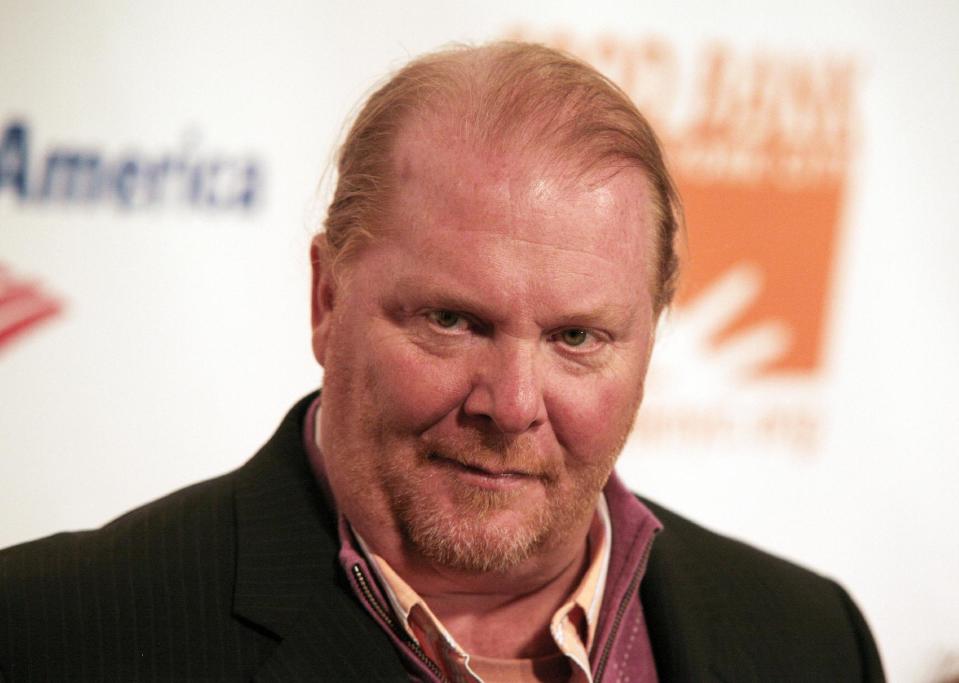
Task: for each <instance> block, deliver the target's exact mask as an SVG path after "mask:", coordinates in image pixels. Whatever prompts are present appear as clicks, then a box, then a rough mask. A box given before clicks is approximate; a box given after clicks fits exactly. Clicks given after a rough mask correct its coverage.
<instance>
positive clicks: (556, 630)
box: [353, 496, 611, 683]
mask: <svg viewBox="0 0 959 683" xmlns="http://www.w3.org/2000/svg"><path fill="white" fill-rule="evenodd" d="M353 533H354V536H355V538H356V539H357V541H358V542H359V545H360V548H361V549H362V551H363V553H364V554H365V555H366V557H367V560H368V561H369V563H370V566H371V567H372V568H373V571H374V572H376V574H377V576H378V578H379V580H380V584H381V585H382V587H383V589H384V592H385V593H386V597H387V598H388V599H389V601H390V604H391V606H392V608H393V611H394V612H395V614H396V616H397V618H398V619H399V621H400V623H401V624H402V625H403V628H405V629H406V631H407V632H408V633H409V634H410V635H411V636H412V637H413V638H414V639H415V640H416V642H417V643H419V645H420V647H421V648H422V649H423V651H424V652H425V653H426V654H427V655H428V656H429V657H430V658H431V659H432V660H433V661H434V662H435V663H436V664H438V665H439V666H440V667H441V668H442V669H443V671H444V673H445V675H446V676H447V677H448V678H449V679H450V680H453V681H464V682H469V683H491V682H493V681H497V682H500V681H503V682H507V683H527V682H529V683H534V682H536V681H557V680H568V681H571V683H587V682H588V683H592V680H593V678H592V674H591V672H590V668H589V649H590V647H592V644H593V638H594V634H595V630H596V622H597V620H598V619H599V609H600V605H601V604H602V601H603V589H604V586H605V585H606V573H607V571H608V568H609V555H610V538H611V532H610V521H609V509H608V508H607V506H606V499H605V497H603V496H600V498H599V503H598V504H597V507H596V514H595V515H594V517H593V522H592V526H591V527H590V530H589V536H588V543H589V566H588V567H587V569H586V572H585V574H584V575H583V578H582V579H581V580H580V582H579V584H578V585H577V587H576V588H575V590H573V592H572V593H571V594H570V596H569V598H568V599H567V600H566V602H565V603H563V605H562V606H561V607H560V608H559V609H558V610H557V611H556V612H555V613H554V614H553V618H552V619H551V621H550V628H549V631H550V634H551V635H552V637H553V641H554V642H555V643H556V647H557V649H558V650H559V652H558V653H557V654H555V655H551V656H548V657H544V658H539V659H493V658H490V657H480V656H478V655H475V654H470V653H468V652H466V651H465V650H464V649H463V648H462V647H461V646H460V645H459V644H458V643H457V642H456V639H455V638H453V636H452V634H450V633H449V631H447V630H446V628H445V627H444V626H443V624H442V622H440V620H439V619H437V618H436V615H435V614H433V612H432V611H431V610H430V608H429V605H427V604H426V601H425V600H423V598H421V597H420V596H419V595H418V594H417V593H416V591H414V590H413V589H412V588H411V587H410V586H409V584H407V583H406V582H405V581H404V580H403V579H402V578H401V577H400V576H399V575H398V574H397V573H396V572H395V571H393V569H392V567H390V565H389V564H388V563H387V562H386V560H384V559H383V558H382V557H380V556H379V555H377V554H376V553H374V552H372V551H370V549H369V548H368V546H367V545H366V543H365V542H364V541H363V539H362V538H361V537H360V536H359V535H358V534H356V532H355V530H354V532H353Z"/></svg>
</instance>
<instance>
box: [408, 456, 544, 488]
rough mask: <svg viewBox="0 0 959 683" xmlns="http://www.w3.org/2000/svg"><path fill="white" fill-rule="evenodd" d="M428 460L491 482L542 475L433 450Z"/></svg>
mask: <svg viewBox="0 0 959 683" xmlns="http://www.w3.org/2000/svg"><path fill="white" fill-rule="evenodd" d="M426 458H427V460H429V461H430V462H432V463H435V464H436V465H439V466H440V467H444V468H448V469H451V470H453V471H457V472H460V473H462V474H464V475H466V476H468V477H470V478H475V479H479V480H485V481H487V482H490V483H502V484H509V483H512V482H517V483H518V482H521V481H531V480H535V479H540V478H541V477H540V476H539V475H537V474H534V473H532V472H526V471H522V470H511V469H506V468H496V467H491V466H489V465H480V464H477V463H472V462H464V461H462V460H455V459H453V458H448V457H446V456H444V455H441V454H439V453H437V452H435V451H431V452H430V453H428V454H427V456H426Z"/></svg>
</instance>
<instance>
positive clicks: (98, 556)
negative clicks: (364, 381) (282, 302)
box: [0, 396, 882, 683]
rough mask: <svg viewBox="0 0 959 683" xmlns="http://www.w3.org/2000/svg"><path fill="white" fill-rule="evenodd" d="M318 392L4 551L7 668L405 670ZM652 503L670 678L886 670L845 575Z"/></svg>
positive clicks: (123, 672)
mask: <svg viewBox="0 0 959 683" xmlns="http://www.w3.org/2000/svg"><path fill="white" fill-rule="evenodd" d="M312 398H313V397H312V396H311V397H307V398H306V399H304V400H303V401H301V402H300V403H299V404H297V406H295V407H294V408H293V410H292V411H291V412H290V414H289V415H287V417H286V419H285V420H284V421H283V424H282V425H281V426H280V428H279V430H278V431H277V433H276V434H275V435H274V436H273V438H272V439H271V440H270V441H269V442H268V443H267V444H266V445H265V446H264V447H263V448H262V449H261V450H260V452H259V453H258V454H257V455H256V456H255V457H253V458H252V459H251V460H250V461H249V462H248V463H246V464H245V465H244V466H243V467H241V468H240V469H239V470H237V471H235V472H233V473H230V474H227V475H225V476H223V477H220V478H217V479H213V480H210V481H206V482H203V483H200V484H197V485H195V486H191V487H189V488H186V489H183V490H182V491H178V492H176V493H174V494H172V495H170V496H167V497H166V498H163V499H161V500H158V501H156V502H154V503H151V504H149V505H146V506H144V507H142V508H139V509H137V510H134V511H133V512H130V513H128V514H126V515H124V516H123V517H120V518H119V519H117V520H115V521H113V522H111V523H110V524H108V525H107V526H105V527H103V528H102V529H99V530H96V531H84V532H79V533H63V534H57V535H55V536H51V537H49V538H45V539H41V540H38V541H34V542H31V543H26V544H23V545H20V546H15V547H13V548H9V549H7V550H5V551H2V552H0V679H2V680H4V681H10V682H11V683H12V682H14V681H86V680H108V681H194V680H216V681H221V680H229V681H233V680H238V681H239V680H257V681H299V680H303V681H307V680H310V681H316V680H323V681H381V680H382V681H386V680H395V681H405V680H408V677H407V675H406V673H405V672H404V669H403V667H402V664H401V662H400V659H399V656H398V654H397V653H396V652H395V650H394V649H393V646H392V645H391V643H390V642H389V640H388V639H387V637H386V636H385V635H384V634H383V632H382V631H381V630H380V628H379V627H378V626H377V625H376V624H375V623H374V622H373V621H372V619H370V618H369V617H368V616H367V614H366V612H365V611H364V610H363V608H362V607H361V606H360V604H359V603H358V602H357V601H356V600H355V599H354V597H353V594H352V592H351V590H350V588H349V585H348V584H347V582H346V579H345V577H344V576H343V573H342V570H341V569H340V567H339V564H338V560H337V553H338V550H339V541H338V538H337V533H336V526H335V520H334V518H333V515H332V514H331V513H330V511H329V510H328V509H327V508H326V507H325V505H324V503H323V496H322V495H321V493H320V491H319V489H318V486H317V484H316V482H315V480H314V478H313V475H312V472H311V470H310V469H309V466H308V464H307V460H306V455H305V453H304V449H303V445H302V438H303V420H304V414H305V411H306V408H307V407H308V405H309V403H310V401H311V399H312ZM648 504H649V505H650V507H651V508H652V509H653V511H654V512H655V513H656V515H657V516H658V517H659V518H660V520H661V521H662V522H663V524H664V526H665V530H664V531H663V532H662V533H661V534H660V536H659V537H658V538H657V539H656V541H655V543H654V545H653V551H652V555H651V556H650V560H649V566H648V570H647V575H646V578H645V579H644V580H643V583H642V588H641V599H642V601H643V606H644V610H645V615H646V619H647V623H648V627H649V633H650V638H651V641H652V645H653V650H654V654H655V657H656V664H657V669H658V671H659V675H660V678H661V679H662V680H664V681H711V680H725V681H833V680H834V681H856V680H882V672H881V668H880V665H879V659H878V655H877V654H876V650H875V646H874V644H873V642H872V639H871V637H870V635H869V631H868V629H867V628H866V626H865V624H864V623H863V621H862V618H861V616H860V615H859V612H858V610H857V609H856V608H855V606H854V605H853V603H852V601H851V600H850V599H849V597H848V596H847V595H846V594H845V592H843V591H842V589H840V588H839V587H838V586H837V585H835V584H833V583H832V582H830V581H828V580H826V579H823V578H821V577H819V576H816V575H814V574H812V573H809V572H807V571H805V570H803V569H800V568H797V567H795V566H793V565H790V564H788V563H786V562H783V561H781V560H778V559H775V558H773V557H770V556H768V555H765V554H763V553H760V552H759V551H756V550H754V549H752V548H749V547H748V546H745V545H743V544H740V543H737V542H734V541H731V540H729V539H725V538H722V537H720V536H717V535H715V534H712V533H710V532H708V531H706V530H704V529H702V528H700V527H698V526H696V525H694V524H692V523H690V522H688V521H686V520H683V519H682V518H680V517H678V516H676V515H674V514H672V513H670V512H668V511H667V510H664V509H663V508H661V507H659V506H656V505H653V504H651V503H648Z"/></svg>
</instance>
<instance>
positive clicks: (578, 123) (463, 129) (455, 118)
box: [322, 42, 682, 312]
mask: <svg viewBox="0 0 959 683" xmlns="http://www.w3.org/2000/svg"><path fill="white" fill-rule="evenodd" d="M434 115H435V116H438V117H440V120H442V121H444V122H446V125H450V124H452V125H453V126H454V129H455V130H456V131H457V133H458V134H462V137H463V138H465V139H467V140H470V141H472V142H473V144H476V145H479V146H482V148H485V149H490V150H501V149H502V150H505V149H514V150H515V149H519V150H521V151H523V152H527V151H528V152H530V153H535V154H542V155H548V157H549V160H550V163H552V164H554V165H556V166H557V167H559V168H564V169H566V170H567V171H568V170H569V169H570V168H573V170H574V172H575V173H576V174H577V175H582V174H585V173H587V172H589V171H591V170H596V169H599V170H602V169H609V171H610V172H611V173H615V172H617V171H618V170H619V169H621V168H623V167H638V168H640V169H642V170H643V171H644V172H645V175H646V177H647V180H648V182H649V186H650V189H651V194H652V198H653V206H652V207H651V208H652V212H653V220H654V224H655V226H656V235H655V238H656V242H657V252H658V253H657V257H656V263H655V265H654V269H655V275H656V281H655V283H654V284H653V287H654V290H653V298H654V305H655V310H656V311H657V312H659V311H660V310H662V308H663V307H665V306H667V305H668V304H669V302H670V300H671V299H672V297H673V294H674V292H675V288H676V280H677V276H678V270H679V260H678V257H677V254H676V246H675V244H676V238H677V232H678V230H679V225H680V223H681V216H682V211H681V207H680V202H679V196H678V194H677V192H676V189H675V186H674V184H673V181H672V179H671V178H670V175H669V172H668V171H667V169H666V164H665V161H664V159H663V154H662V151H661V149H660V145H659V142H658V140H657V139H656V134H655V133H654V132H653V130H652V128H651V127H650V125H649V123H648V122H647V121H646V119H645V118H644V117H643V115H642V114H641V113H640V112H639V110H638V109H637V108H636V106H635V105H634V104H633V103H632V101H630V99H629V97H628V96H627V95H626V94H625V93H624V92H623V91H622V90H621V89H620V88H619V87H618V86H617V85H616V84H614V83H613V82H612V81H610V80H609V79H608V78H606V77H605V76H603V75H602V74H600V73H599V72H598V71H596V70H595V69H593V68H592V67H591V66H589V65H587V64H585V63H584V62H582V61H580V60H578V59H576V58H574V57H572V56H570V55H568V54H565V53H563V52H560V51H558V50H554V49H552V48H548V47H545V46H542V45H536V44H529V43H516V42H497V43H491V44H488V45H484V46H481V47H455V48H450V49H445V50H441V51H439V52H434V53H431V54H427V55H424V56H422V57H419V58H417V59H415V60H413V61H412V62H410V63H409V64H407V65H406V66H404V67H403V68H402V69H400V70H399V71H398V72H397V73H396V74H395V75H394V76H393V77H392V78H390V80H389V81H387V82H386V84H385V85H383V86H382V87H380V88H379V89H378V90H376V92H374V93H373V94H372V95H371V96H370V98H369V99H368V100H367V101H366V103H365V105H364V106H363V108H362V109H361V110H360V113H359V114H358V116H357V117H356V120H355V121H354V123H353V125H352V127H351V128H350V131H349V133H348V135H347V137H346V141H345V142H344V143H343V146H342V147H341V148H340V150H339V154H338V158H337V171H338V181H337V185H336V190H335V192H334V196H333V200H332V202H331V203H330V206H329V209H328V211H327V218H326V222H325V228H326V236H325V238H326V239H325V253H324V254H323V255H322V257H323V258H326V259H329V261H330V263H331V266H332V267H334V268H335V267H336V266H338V265H339V264H340V263H342V262H346V261H348V260H349V259H350V258H351V257H352V256H353V255H354V254H355V253H356V252H357V251H358V250H359V249H360V248H361V247H362V245H363V244H365V243H367V242H368V241H369V240H370V239H372V238H373V237H374V236H375V233H376V229H377V226H382V225H383V222H384V221H385V219H386V216H385V213H386V207H387V205H388V203H389V196H390V191H391V189H392V187H393V185H392V184H393V177H392V176H393V174H392V161H393V149H394V146H395V143H396V140H397V139H398V136H399V133H400V132H401V129H402V128H403V126H404V125H405V124H407V122H409V121H411V120H413V119H414V117H417V116H420V117H424V116H434ZM571 164H572V166H571Z"/></svg>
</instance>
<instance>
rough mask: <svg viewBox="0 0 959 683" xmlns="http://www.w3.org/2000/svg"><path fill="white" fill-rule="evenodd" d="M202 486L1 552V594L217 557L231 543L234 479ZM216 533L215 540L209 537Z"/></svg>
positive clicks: (193, 486)
mask: <svg viewBox="0 0 959 683" xmlns="http://www.w3.org/2000/svg"><path fill="white" fill-rule="evenodd" d="M233 476H234V475H225V476H222V477H218V478H216V479H211V480H208V481H204V482H200V483H198V484H194V485H192V486H189V487H187V488H184V489H181V490H179V491H176V492H174V493H171V494H168V495H166V496H164V497H163V498H160V499H158V500H156V501H153V502H151V503H148V504H146V505H143V506H141V507H139V508H136V509H134V510H131V511H130V512H127V513H126V514H124V515H122V516H121V517H118V518H117V519H115V520H113V521H112V522H109V523H108V524H106V525H104V526H103V527H101V528H99V529H93V530H86V531H75V532H63V533H58V534H55V535H52V536H48V537H46V538H41V539H38V540H35V541H30V542H27V543H22V544H20V545H15V546H13V547H10V548H7V549H5V550H0V590H2V587H9V586H11V585H23V584H24V582H26V583H28V584H29V583H31V582H37V581H44V580H51V579H53V580H55V579H56V578H57V577H58V576H60V577H61V578H63V577H65V576H66V575H68V574H92V575H97V576H103V575H105V574H107V573H109V572H110V571H114V570H116V569H117V568H118V567H122V568H123V569H126V570H133V569H135V568H136V567H137V566H142V567H143V568H144V569H149V570H151V571H156V570H157V569H162V564H163V562H162V559H161V557H160V556H161V555H162V556H168V555H169V554H170V553H171V552H172V553H174V554H175V552H176V551H177V549H180V548H183V549H185V550H189V549H190V547H191V546H192V547H193V548H202V549H203V550H204V551H205V552H207V553H208V552H211V551H212V552H217V551H218V550H221V549H227V548H229V545H230V544H229V543H216V542H214V543H213V544H212V545H211V541H214V540H215V539H220V540H228V538H227V539H224V535H225V536H226V537H229V535H230V533H231V530H232V527H233V521H232V516H233V512H232V491H233V487H232V478H233ZM213 530H216V531H217V534H215V536H214V538H211V537H210V532H211V531H213Z"/></svg>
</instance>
